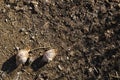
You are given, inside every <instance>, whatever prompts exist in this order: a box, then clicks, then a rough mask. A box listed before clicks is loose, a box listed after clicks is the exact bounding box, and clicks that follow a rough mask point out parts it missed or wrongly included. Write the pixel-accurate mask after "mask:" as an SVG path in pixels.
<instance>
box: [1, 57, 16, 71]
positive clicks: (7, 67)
mask: <svg viewBox="0 0 120 80" xmlns="http://www.w3.org/2000/svg"><path fill="white" fill-rule="evenodd" d="M15 56H16V55H13V56H12V57H10V58H9V59H8V60H6V61H5V62H4V63H3V65H2V68H1V70H2V71H5V72H7V73H10V72H12V71H14V70H15V69H16V68H17V65H16V59H15Z"/></svg>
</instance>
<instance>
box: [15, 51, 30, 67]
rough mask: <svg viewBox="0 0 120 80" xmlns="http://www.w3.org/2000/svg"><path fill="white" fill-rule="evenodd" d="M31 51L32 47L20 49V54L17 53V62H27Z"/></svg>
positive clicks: (18, 63)
mask: <svg viewBox="0 0 120 80" xmlns="http://www.w3.org/2000/svg"><path fill="white" fill-rule="evenodd" d="M29 51H30V49H21V50H19V51H18V54H17V55H16V64H17V65H20V64H25V63H26V61H27V59H28V57H29Z"/></svg>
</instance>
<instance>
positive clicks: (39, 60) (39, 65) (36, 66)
mask: <svg viewBox="0 0 120 80" xmlns="http://www.w3.org/2000/svg"><path fill="white" fill-rule="evenodd" d="M42 57H43V56H41V57H39V58H37V59H36V60H35V61H34V62H33V63H32V64H31V68H32V69H33V70H34V71H37V70H39V69H40V68H42V67H43V66H45V65H46V64H47V62H44V61H43V60H42Z"/></svg>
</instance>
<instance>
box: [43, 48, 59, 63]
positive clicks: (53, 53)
mask: <svg viewBox="0 0 120 80" xmlns="http://www.w3.org/2000/svg"><path fill="white" fill-rule="evenodd" d="M56 55H57V49H50V50H48V51H46V52H45V54H44V55H43V58H42V60H43V61H44V62H50V61H52V60H53V59H54V58H55V56H56Z"/></svg>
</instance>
